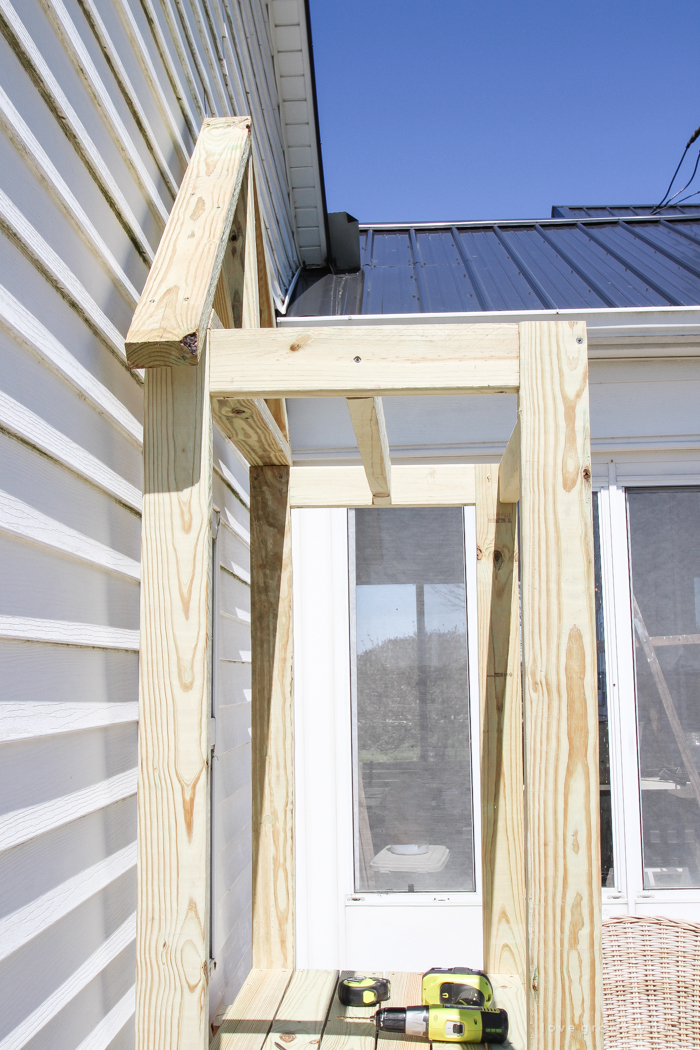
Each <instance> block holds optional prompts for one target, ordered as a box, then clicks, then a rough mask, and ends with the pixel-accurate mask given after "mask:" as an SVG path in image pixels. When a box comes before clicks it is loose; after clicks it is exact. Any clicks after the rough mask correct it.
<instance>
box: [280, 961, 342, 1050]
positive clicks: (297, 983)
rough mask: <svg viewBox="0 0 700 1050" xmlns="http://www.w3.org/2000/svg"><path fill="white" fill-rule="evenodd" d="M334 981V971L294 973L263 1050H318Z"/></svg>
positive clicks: (297, 971)
mask: <svg viewBox="0 0 700 1050" xmlns="http://www.w3.org/2000/svg"><path fill="white" fill-rule="evenodd" d="M337 980H338V971H337V970H295V971H294V974H293V975H292V979H291V981H290V982H289V987H288V988H287V991H286V992H285V994H284V998H283V1000H282V1002H281V1003H280V1005H279V1009H278V1010H277V1016H276V1017H275V1020H274V1021H273V1022H272V1027H271V1029H270V1033H269V1035H268V1037H267V1039H266V1041H265V1044H264V1050H279V1047H280V1046H283V1047H287V1046H293V1047H294V1050H318V1046H319V1043H320V1041H321V1034H322V1032H323V1028H324V1025H325V1023H326V1019H327V1018H328V1012H329V1008H330V1005H331V1002H332V1000H333V993H334V992H335V986H336V983H337ZM289 1036H292V1037H293V1038H292V1039H289V1038H288V1037H289ZM285 1037H287V1038H285Z"/></svg>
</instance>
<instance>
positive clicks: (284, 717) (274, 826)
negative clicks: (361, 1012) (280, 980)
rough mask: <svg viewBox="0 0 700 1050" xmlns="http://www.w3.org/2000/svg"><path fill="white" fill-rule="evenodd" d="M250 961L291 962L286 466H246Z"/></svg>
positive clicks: (266, 964)
mask: <svg viewBox="0 0 700 1050" xmlns="http://www.w3.org/2000/svg"><path fill="white" fill-rule="evenodd" d="M250 562H251V607H252V624H251V636H252V646H253V652H252V660H253V667H252V671H253V690H252V693H253V695H252V704H253V710H252V720H253V726H252V736H253V966H255V967H260V968H261V969H285V968H293V967H294V835H293V831H294V826H293V812H292V804H293V797H294V764H293V759H294V752H293V746H294V737H293V707H292V549H291V537H290V509H289V467H284V466H262V467H251V470H250Z"/></svg>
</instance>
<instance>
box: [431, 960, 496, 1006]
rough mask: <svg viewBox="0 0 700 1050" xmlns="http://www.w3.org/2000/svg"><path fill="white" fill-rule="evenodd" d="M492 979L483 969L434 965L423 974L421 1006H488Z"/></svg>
mask: <svg viewBox="0 0 700 1050" xmlns="http://www.w3.org/2000/svg"><path fill="white" fill-rule="evenodd" d="M492 999H493V988H492V986H491V982H490V980H489V979H488V977H487V976H486V974H485V973H484V971H483V970H472V969H471V968H470V967H469V966H452V967H451V968H449V969H441V968H439V967H435V968H434V969H432V970H428V972H427V973H424V974H423V1005H424V1006H472V1007H481V1006H490V1005H491V1000H492Z"/></svg>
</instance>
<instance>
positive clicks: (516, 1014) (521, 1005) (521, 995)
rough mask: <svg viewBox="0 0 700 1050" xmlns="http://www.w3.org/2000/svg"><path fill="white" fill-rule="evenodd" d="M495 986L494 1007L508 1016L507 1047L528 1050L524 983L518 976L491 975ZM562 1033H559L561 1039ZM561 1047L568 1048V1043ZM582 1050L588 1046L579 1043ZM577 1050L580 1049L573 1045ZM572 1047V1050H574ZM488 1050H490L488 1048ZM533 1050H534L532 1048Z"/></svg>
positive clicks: (515, 1049)
mask: <svg viewBox="0 0 700 1050" xmlns="http://www.w3.org/2000/svg"><path fill="white" fill-rule="evenodd" d="M489 978H490V980H491V984H492V985H493V1005H494V1006H495V1007H498V1009H499V1010H505V1011H506V1013H507V1014H508V1042H507V1043H506V1044H505V1045H506V1047H508V1048H509V1050H510V1048H512V1050H528V1045H527V1009H526V1004H525V989H524V987H523V982H522V980H521V978H520V977H518V976H517V974H500V973H489ZM561 1034H562V1033H561V1032H560V1033H559V1035H560V1037H561ZM560 1045H562V1046H568V1045H569V1044H567V1043H566V1041H563V1042H562V1043H561V1044H560ZM579 1046H580V1047H581V1050H584V1047H586V1046H587V1044H586V1043H585V1042H584V1043H582V1044H581V1043H579ZM573 1047H575V1048H576V1050H579V1047H578V1046H577V1045H576V1043H574V1044H573ZM573 1047H572V1050H573ZM486 1050H489V1048H488V1047H486ZM530 1050H532V1048H530Z"/></svg>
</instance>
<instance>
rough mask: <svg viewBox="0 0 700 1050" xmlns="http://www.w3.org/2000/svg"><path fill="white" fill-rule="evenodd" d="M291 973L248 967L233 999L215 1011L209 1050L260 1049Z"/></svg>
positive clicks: (289, 971) (288, 971)
mask: <svg viewBox="0 0 700 1050" xmlns="http://www.w3.org/2000/svg"><path fill="white" fill-rule="evenodd" d="M291 976H292V971H291V970H258V969H253V970H251V971H250V973H249V974H248V976H247V978H246V980H245V982H244V984H243V987H242V988H241V990H240V992H239V993H238V995H237V996H236V998H235V1000H234V1002H233V1003H228V1004H223V1005H222V1006H221V1007H220V1008H219V1009H218V1010H217V1012H216V1014H215V1016H214V1020H213V1021H212V1023H211V1028H212V1032H213V1033H214V1039H213V1041H212V1043H211V1050H262V1046H263V1044H264V1042H265V1040H266V1038H267V1033H268V1032H269V1031H270V1028H271V1026H272V1022H273V1020H274V1018H275V1015H276V1013H277V1009H278V1007H279V1004H280V1002H281V1001H282V997H283V995H284V993H285V992H286V990H287V986H288V985H289V981H290V979H291Z"/></svg>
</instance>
